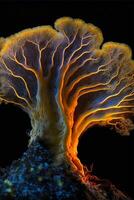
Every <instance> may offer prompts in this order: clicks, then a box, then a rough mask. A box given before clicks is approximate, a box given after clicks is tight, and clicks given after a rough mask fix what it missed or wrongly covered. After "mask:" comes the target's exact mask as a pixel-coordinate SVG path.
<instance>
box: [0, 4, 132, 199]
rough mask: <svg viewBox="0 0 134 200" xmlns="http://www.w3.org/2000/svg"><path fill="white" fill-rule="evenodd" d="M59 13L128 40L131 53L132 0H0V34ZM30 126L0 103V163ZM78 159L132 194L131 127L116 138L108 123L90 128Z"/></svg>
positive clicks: (17, 152)
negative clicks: (126, 134) (128, 131)
mask: <svg viewBox="0 0 134 200" xmlns="http://www.w3.org/2000/svg"><path fill="white" fill-rule="evenodd" d="M62 16H71V17H74V18H81V19H83V20H85V21H86V22H89V23H93V24H94V25H96V26H98V27H99V28H101V30H102V32H103V36H104V42H107V41H117V42H122V43H126V44H128V45H130V47H131V48H132V50H133V52H134V3H133V2H132V1H131V2H130V1H126V2H125V1H113V2H112V1H107V2H106V1H98V2H96V1H92V2H91V1H90V2H89V1H62V2H58V1H49V2H48V1H37V2H36V1H18V2H17V1H3V2H2V1H0V36H3V37H7V36H9V35H11V34H14V33H16V32H18V31H21V30H22V29H25V28H30V27H35V26H39V25H48V24H49V25H52V26H53V24H54V21H55V20H56V19H57V18H59V17H62ZM30 129H31V125H30V120H29V117H28V116H27V114H25V113H24V112H23V111H21V110H20V109H19V108H16V107H15V106H13V105H1V106H0V166H2V167H5V166H7V165H9V164H10V163H11V161H12V160H14V159H17V158H18V157H19V156H21V155H22V153H23V152H24V151H25V150H26V148H27V144H28V139H29V137H28V132H29V131H30ZM78 152H79V157H80V159H81V161H82V162H83V163H84V164H86V165H87V166H88V167H89V168H90V166H91V164H93V173H94V174H95V175H98V176H99V177H101V178H107V179H110V180H111V181H112V182H113V183H114V184H115V185H116V186H117V187H118V188H119V189H121V190H123V191H124V192H125V193H128V194H129V195H130V196H131V197H133V198H134V194H133V191H134V190H133V189H134V162H133V158H134V154H133V152H134V131H132V132H131V135H130V136H129V137H121V136H119V135H118V134H116V133H115V131H114V130H109V129H108V128H107V127H105V128H104V127H94V128H92V129H90V130H88V131H87V132H86V133H85V134H84V135H83V136H82V138H81V139H80V142H79V147H78Z"/></svg>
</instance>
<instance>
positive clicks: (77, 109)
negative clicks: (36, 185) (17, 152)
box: [0, 17, 134, 182]
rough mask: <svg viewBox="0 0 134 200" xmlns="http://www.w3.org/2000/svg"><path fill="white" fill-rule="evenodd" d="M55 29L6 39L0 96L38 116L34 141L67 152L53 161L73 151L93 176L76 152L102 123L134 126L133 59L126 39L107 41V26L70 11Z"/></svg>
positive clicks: (0, 53)
mask: <svg viewBox="0 0 134 200" xmlns="http://www.w3.org/2000/svg"><path fill="white" fill-rule="evenodd" d="M55 29H56V30H55ZM55 29H53V28H52V27H51V26H41V27H37V28H33V29H26V30H24V31H21V32H20V33H17V34H15V35H13V36H10V37H8V38H6V39H4V38H1V39H0V43H1V46H0V100H1V102H5V103H8V102H10V103H13V104H16V105H18V106H20V107H22V109H23V110H24V111H26V112H27V113H28V114H29V116H30V118H31V124H32V128H33V129H32V131H31V133H30V135H31V140H30V142H32V141H33V140H35V139H36V138H38V137H40V138H41V139H42V140H47V142H48V144H50V148H51V149H52V150H53V152H54V153H55V157H56V158H58V157H60V159H55V161H54V162H57V160H58V162H61V161H62V159H63V157H64V158H66V161H68V162H69V163H70V164H71V166H72V170H74V172H76V173H77V174H78V176H79V177H80V179H81V181H83V182H86V181H87V180H88V179H89V177H90V174H91V173H90V172H89V171H88V170H87V168H86V167H85V166H83V165H82V163H81V162H80V160H79V158H78V157H77V146H78V142H79V138H80V136H81V135H82V134H83V133H84V132H85V131H86V130H87V129H88V128H90V127H91V126H94V125H96V124H97V125H103V126H106V125H109V126H113V127H115V129H116V130H117V131H118V132H119V133H120V134H122V135H124V134H129V131H130V130H132V129H133V128H134V125H133V123H132V121H131V116H132V115H133V113H134V61H133V60H132V59H131V49H130V48H129V47H128V46H127V45H125V44H119V43H114V42H108V43H105V44H103V46H102V47H101V48H100V45H101V44H102V42H103V36H102V33H101V30H100V29H99V28H97V27H95V26H94V25H92V24H86V23H85V22H84V21H82V20H80V19H72V18H69V17H63V18H61V19H58V20H57V21H56V22H55ZM59 155H60V156H59ZM61 155H62V156H61ZM90 178H91V177H90Z"/></svg>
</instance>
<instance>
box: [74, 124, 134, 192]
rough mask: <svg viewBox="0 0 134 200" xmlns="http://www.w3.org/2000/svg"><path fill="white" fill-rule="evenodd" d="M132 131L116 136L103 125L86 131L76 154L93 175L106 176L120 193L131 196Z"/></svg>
mask: <svg viewBox="0 0 134 200" xmlns="http://www.w3.org/2000/svg"><path fill="white" fill-rule="evenodd" d="M133 141H134V131H133V132H132V133H131V135H130V136H120V135H119V134H117V133H115V131H114V130H110V129H109V128H105V127H93V128H91V129H89V130H87V131H86V132H85V133H84V134H83V136H82V137H81V138H80V140H79V145H78V157H79V158H80V160H81V162H82V163H83V164H84V165H86V166H87V167H88V168H89V169H91V166H92V165H93V175H96V176H98V177H100V178H102V179H108V180H110V181H111V182H112V183H113V184H115V185H116V187H117V188H119V189H120V190H122V191H123V192H124V193H126V194H128V195H130V196H133V178H134V174H133V169H132V168H133V167H132V166H133V155H132V152H133V145H134V142H133Z"/></svg>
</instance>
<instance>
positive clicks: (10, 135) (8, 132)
mask: <svg viewBox="0 0 134 200" xmlns="http://www.w3.org/2000/svg"><path fill="white" fill-rule="evenodd" d="M30 130H31V124H30V119H29V117H28V115H27V114H26V113H25V112H24V111H22V110H21V109H20V108H18V107H16V106H14V105H12V104H7V105H5V104H2V105H0V167H2V168H3V167H5V166H8V165H10V164H11V162H12V161H14V160H17V159H18V158H19V157H20V156H21V155H22V154H23V152H25V151H26V149H27V147H28V141H29V136H28V133H29V132H30Z"/></svg>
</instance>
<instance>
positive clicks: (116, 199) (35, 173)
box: [0, 142, 128, 200]
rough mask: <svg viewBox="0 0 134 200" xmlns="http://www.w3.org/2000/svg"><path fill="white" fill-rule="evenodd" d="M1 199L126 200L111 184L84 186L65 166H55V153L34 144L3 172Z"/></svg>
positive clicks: (0, 180) (99, 182)
mask: <svg viewBox="0 0 134 200" xmlns="http://www.w3.org/2000/svg"><path fill="white" fill-rule="evenodd" d="M0 199H1V200H7V199H14V200H21V199H23V200H25V199H26V200H37V199H38V200H69V199H74V200H76V199H77V200H78V199H81V200H88V199H89V200H97V199H102V200H127V199H128V198H126V197H125V196H124V195H123V194H122V193H121V192H120V191H118V190H117V189H115V187H114V186H112V185H111V184H110V183H109V182H108V181H103V180H101V181H99V180H98V183H97V179H96V183H95V179H94V177H93V180H90V181H89V182H87V185H84V184H82V183H81V182H80V181H79V180H78V177H77V176H75V174H73V173H72V172H71V170H70V167H69V165H68V164H67V163H66V162H65V163H63V164H61V165H60V166H54V163H53V155H52V153H51V152H50V151H49V150H48V148H46V147H45V146H43V145H42V144H41V143H39V142H35V143H33V144H32V145H31V146H30V147H29V148H28V150H27V151H26V152H25V153H24V154H23V156H22V158H21V159H19V160H18V161H14V162H13V163H12V164H11V166H10V167H7V168H6V169H5V170H1V178H0Z"/></svg>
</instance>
